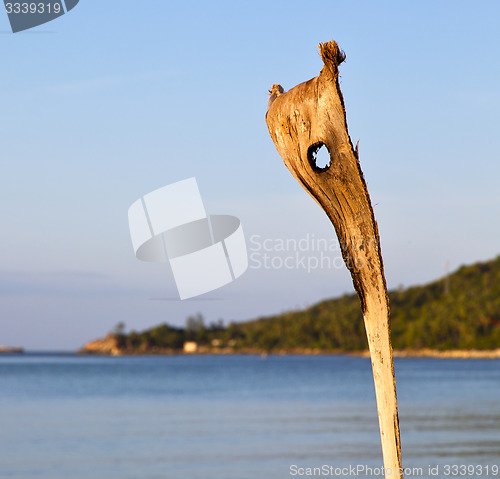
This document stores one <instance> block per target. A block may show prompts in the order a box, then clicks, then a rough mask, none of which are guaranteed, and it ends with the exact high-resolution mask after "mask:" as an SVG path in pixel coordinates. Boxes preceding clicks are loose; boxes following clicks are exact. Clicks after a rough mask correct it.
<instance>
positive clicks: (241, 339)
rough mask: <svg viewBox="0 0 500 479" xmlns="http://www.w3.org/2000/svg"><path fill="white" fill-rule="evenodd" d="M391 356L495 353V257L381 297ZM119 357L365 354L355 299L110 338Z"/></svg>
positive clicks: (499, 329) (498, 300)
mask: <svg viewBox="0 0 500 479" xmlns="http://www.w3.org/2000/svg"><path fill="white" fill-rule="evenodd" d="M389 299H390V307H391V330H392V342H393V346H394V348H395V349H413V350H415V349H421V348H431V349H439V350H447V349H495V348H500V256H499V257H497V258H496V259H494V260H492V261H488V262H485V263H476V264H474V265H471V266H462V267H461V268H459V269H458V270H457V271H456V272H454V273H453V274H451V275H449V276H448V277H447V278H443V279H440V280H437V281H434V282H432V283H430V284H427V285H424V286H414V287H411V288H408V289H404V290H403V289H401V290H398V291H392V292H390V293H389ZM114 337H115V338H116V341H117V346H118V348H119V349H120V350H121V351H122V352H126V353H148V352H178V351H180V350H182V347H183V345H184V343H185V342H186V341H194V342H196V343H197V345H198V347H199V348H200V350H202V351H203V350H204V351H216V350H218V351H224V352H233V351H234V352H238V351H267V352H278V351H287V352H304V351H307V350H316V351H317V350H319V351H323V352H330V351H332V352H333V351H346V352H347V351H360V350H364V349H367V342H366V336H365V331H364V325H363V319H362V315H361V309H360V306H359V301H358V298H357V296H356V295H354V294H352V295H344V296H342V297H340V298H336V299H329V300H326V301H322V302H320V303H318V304H316V305H314V306H312V307H310V308H307V309H304V310H302V311H293V312H288V313H285V314H280V315H275V316H270V317H265V318H264V317H263V318H259V319H256V320H252V321H247V322H243V323H230V324H229V325H228V326H227V327H224V326H223V325H222V324H221V323H217V324H211V325H209V326H206V325H205V324H204V322H203V318H202V317H201V316H199V315H198V316H196V317H191V318H188V320H187V322H186V328H176V327H173V326H169V325H167V324H162V325H160V326H157V327H154V328H152V329H150V330H147V331H143V332H131V333H129V334H124V333H123V331H118V332H115V333H114Z"/></svg>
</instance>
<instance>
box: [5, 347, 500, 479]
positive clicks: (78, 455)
mask: <svg viewBox="0 0 500 479" xmlns="http://www.w3.org/2000/svg"><path fill="white" fill-rule="evenodd" d="M395 368H396V379H397V388H398V399H399V411H400V426H401V437H402V450H403V464H404V466H405V467H406V468H407V471H406V477H425V478H429V477H500V471H499V466H500V361H499V360H447V359H427V358H420V359H409V358H396V360H395ZM308 468H310V469H308ZM314 468H315V469H314ZM313 474H314V475H315V476H316V477H318V476H321V477H383V470H382V453H381V447H380V438H379V432H378V418H377V411H376V405H375V393H374V387H373V379H372V374H371V366H370V361H369V359H367V358H358V357H349V356H272V355H271V356H268V357H267V358H264V359H263V358H260V357H258V356H156V357H155V356H143V357H88V356H74V355H49V354H46V355H36V354H25V355H19V356H15V355H12V356H8V355H1V356H0V478H2V479H3V478H18V479H21V478H22V479H28V478H37V479H84V478H85V479H101V478H102V479H118V478H119V479H164V478H172V479H176V478H182V479H255V478H258V479H284V478H291V477H312V476H313Z"/></svg>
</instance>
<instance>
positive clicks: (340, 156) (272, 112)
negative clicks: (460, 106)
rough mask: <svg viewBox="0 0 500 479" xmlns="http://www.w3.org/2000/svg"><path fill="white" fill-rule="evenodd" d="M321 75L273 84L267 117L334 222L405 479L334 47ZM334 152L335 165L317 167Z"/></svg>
mask: <svg viewBox="0 0 500 479" xmlns="http://www.w3.org/2000/svg"><path fill="white" fill-rule="evenodd" d="M319 49H320V53H321V58H322V59H323V63H324V67H323V69H322V70H321V72H320V74H319V75H318V76H317V77H315V78H313V79H312V80H309V81H307V82H305V83H301V84H300V85H297V86H296V87H294V88H292V89H291V90H289V91H288V92H286V93H285V92H284V90H283V88H282V87H281V85H278V84H275V85H273V87H272V89H271V91H270V93H271V96H270V98H269V105H268V110H267V114H266V123H267V127H268V129H269V133H270V134H271V137H272V139H273V141H274V144H275V145H276V148H277V150H278V153H279V154H280V155H281V157H282V158H283V160H284V162H285V165H286V166H287V168H288V169H289V170H290V172H291V173H292V174H293V176H294V177H295V178H296V179H297V180H298V181H299V183H300V184H301V185H302V186H303V187H304V188H305V189H306V190H307V192H308V193H309V194H310V195H311V196H312V197H313V198H314V199H315V200H316V202H317V203H318V204H319V205H320V206H321V207H322V208H323V210H324V211H325V213H326V214H327V215H328V217H329V218H330V220H331V222H332V223H333V226H334V228H335V231H336V233H337V236H338V239H339V242H340V246H341V249H342V255H343V258H344V262H345V264H346V266H347V268H348V269H349V271H350V273H351V276H352V281H353V283H354V288H355V289H356V291H357V293H358V297H359V300H360V302H361V308H362V311H363V319H364V323H365V329H366V334H367V338H368V345H369V348H370V356H371V361H372V369H373V379H374V382H375V393H376V397H377V408H378V416H379V425H380V435H381V441H382V452H383V457H384V468H385V477H386V478H391V479H393V478H400V477H402V473H401V446H400V436H399V421H398V408H397V400H396V383H395V378H394V365H393V359H392V346H391V338H390V329H389V300H388V297H387V287H386V283H385V277H384V267H383V263H382V256H381V252H380V240H379V235H378V228H377V223H376V221H375V217H374V214H373V209H372V206H371V202H370V197H369V195H368V190H367V188H366V183H365V181H364V178H363V173H362V171H361V167H360V164H359V160H358V151H357V146H356V148H354V147H353V144H352V142H351V139H350V137H349V134H348V132H347V121H346V113H345V108H344V100H343V97H342V92H341V91H340V87H339V82H338V66H339V65H340V63H342V62H343V61H344V59H345V55H344V53H343V52H342V51H341V50H340V49H339V47H338V45H337V43H336V42H334V41H330V42H326V43H321V44H320V45H319ZM320 148H327V149H328V152H329V154H330V164H329V165H326V166H323V167H321V166H318V165H317V164H316V154H317V152H318V151H319V149H320Z"/></svg>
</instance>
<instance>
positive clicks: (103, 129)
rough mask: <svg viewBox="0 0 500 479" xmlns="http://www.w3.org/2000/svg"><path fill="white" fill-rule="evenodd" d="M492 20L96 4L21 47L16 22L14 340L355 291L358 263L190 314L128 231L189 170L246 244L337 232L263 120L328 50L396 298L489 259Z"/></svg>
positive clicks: (10, 179) (224, 293)
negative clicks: (322, 45)
mask: <svg viewBox="0 0 500 479" xmlns="http://www.w3.org/2000/svg"><path fill="white" fill-rule="evenodd" d="M499 18H500V3H499V2H497V1H494V0H492V1H480V2H463V1H456V0H454V1H420V2H401V1H386V2H373V1H342V2H340V1H324V2H319V1H312V2H294V1H287V2H282V1H273V2H262V1H253V2H245V3H243V2H218V1H212V2H188V3H180V2H179V3H176V4H173V3H172V2H167V1H159V0H141V1H140V2H138V1H131V0H120V1H106V2H103V1H98V0H81V1H80V3H79V4H78V6H77V7H76V8H75V9H74V10H72V11H71V12H69V13H68V14H67V15H64V16H63V17H61V18H59V19H57V20H55V21H53V22H51V23H48V24H46V25H43V26H40V27H38V28H36V29H33V30H30V31H27V32H25V33H18V34H15V35H14V34H12V33H10V27H9V24H8V19H7V15H6V14H1V15H0V33H1V35H0V57H1V58H2V76H1V79H0V91H1V92H2V94H1V113H2V116H1V138H2V141H1V171H2V174H1V176H0V199H1V202H0V220H1V230H0V231H1V233H0V344H3V343H5V344H10V345H14V344H21V345H24V346H25V347H27V348H29V349H54V348H55V349H73V348H77V347H79V346H81V345H82V344H83V343H84V342H85V341H87V340H90V339H92V338H95V337H97V336H101V335H103V334H104V333H106V332H107V331H108V330H110V329H111V328H112V327H113V326H114V325H115V324H116V323H117V322H118V321H120V320H123V321H124V322H125V323H126V324H127V327H128V329H132V328H133V329H143V328H146V327H150V326H153V325H155V324H158V323H160V322H163V321H168V322H170V323H171V324H184V320H185V317H186V316H187V315H189V314H194V313H196V312H201V313H203V314H204V315H205V316H206V318H207V320H208V321H211V320H216V319H218V318H223V319H225V320H226V321H228V320H232V319H236V320H243V319H249V318H253V317H256V316H258V315H267V314H271V313H276V312H280V311H284V310H288V309H291V308H296V307H301V306H303V305H307V304H312V303H314V302H316V301H318V300H320V299H323V298H326V297H330V296H336V295H339V294H342V293H345V292H351V291H352V290H353V289H352V285H351V282H350V277H349V275H348V273H347V271H346V270H345V269H344V268H342V269H333V270H327V269H320V270H316V271H312V272H310V273H307V272H306V271H304V270H302V269H300V268H299V269H294V270H284V269H282V270H266V269H264V268H252V269H250V270H249V271H247V273H245V275H244V276H242V277H241V278H239V279H238V280H237V281H235V282H234V283H232V284H231V285H229V286H227V287H225V288H223V289H220V290H218V291H215V292H213V293H210V294H208V295H206V296H205V297H200V298H197V299H194V300H190V301H183V302H181V301H179V300H176V299H175V297H176V295H177V292H176V289H175V284H174V280H173V277H172V274H171V272H170V270H169V268H168V265H161V264H148V263H142V262H140V261H137V260H136V259H135V257H134V255H133V251H132V246H131V242H130V238H129V233H128V224H127V210H128V207H129V206H130V204H132V203H133V202H134V201H135V200H136V199H138V198H139V197H141V196H143V195H144V194H146V193H148V192H150V191H152V190H154V189H156V188H159V187H161V186H164V185H166V184H169V183H172V182H175V181H178V180H182V179H185V178H188V177H191V176H195V177H196V178H197V181H198V185H199V188H200V191H201V194H202V196H203V198H204V201H205V206H206V208H207V210H208V212H210V213H214V214H233V215H235V216H238V217H239V218H240V219H241V220H242V224H243V229H244V231H245V235H246V237H247V239H249V238H250V237H254V239H255V238H260V240H259V241H262V240H263V239H266V238H271V239H276V238H283V239H286V238H297V239H300V238H304V237H305V236H306V235H307V234H309V235H314V237H316V238H332V237H333V235H334V232H333V228H332V227H331V225H330V224H329V222H328V220H327V219H326V216H324V214H323V212H322V211H321V210H320V209H319V207H318V206H317V205H316V204H315V203H314V202H313V201H312V200H311V199H310V198H309V196H308V195H307V194H306V193H305V192H304V191H303V190H302V189H301V187H300V186H299V185H298V183H297V182H296V181H295V180H294V179H293V178H292V176H291V175H290V173H289V172H288V171H287V170H286V168H285V167H284V165H283V164H282V161H281V159H280V157H279V156H278V154H277V153H276V150H275V148H274V145H273V143H272V141H271V139H270V137H269V135H268V132H267V128H266V125H265V121H264V115H265V111H266V107H267V96H268V94H267V90H268V89H269V88H270V86H271V85H272V84H273V83H281V84H282V85H283V86H284V88H285V89H289V88H290V87H292V86H294V85H296V84H297V83H300V82H302V81H305V80H308V79H310V78H312V77H314V76H316V75H317V74H318V72H319V70H320V69H321V66H322V65H321V60H320V58H319V55H318V54H317V45H318V43H319V42H321V41H326V40H329V39H335V40H336V41H337V42H338V43H339V44H340V46H341V47H342V48H343V49H344V50H345V52H346V54H347V61H346V63H345V64H343V65H342V66H341V88H342V90H343V93H344V99H345V103H346V109H347V119H348V123H349V131H350V134H351V137H352V139H353V141H354V142H356V141H357V140H358V139H359V140H360V160H361V165H362V168H363V171H364V174H365V178H366V180H367V183H368V188H369V191H370V194H371V197H372V202H373V203H374V205H375V214H376V217H377V220H378V223H379V227H380V233H381V240H382V251H383V255H384V261H385V265H386V276H387V281H388V285H389V287H397V286H398V285H399V284H404V285H412V284H417V283H422V282H425V281H428V280H431V279H434V278H436V277H439V276H441V275H442V274H443V264H444V262H445V261H448V262H449V265H450V269H455V268H456V267H458V266H459V265H460V264H463V263H471V262H474V261H478V260H484V259H489V258H491V257H493V256H496V255H497V254H498V253H499V252H500V241H499V239H498V238H499V237H500V222H499V221H498V216H499V215H498V212H499V207H500V188H499V187H498V183H499V181H498V177H499V173H500V162H499V151H500V135H499V134H498V126H499V121H498V112H499V111H500V93H499V85H500V64H499V61H498V58H500V52H499V50H500V33H499V30H498V21H499ZM249 246H250V244H249ZM250 253H251V251H250ZM293 254H294V253H293Z"/></svg>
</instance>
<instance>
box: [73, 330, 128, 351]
mask: <svg viewBox="0 0 500 479" xmlns="http://www.w3.org/2000/svg"><path fill="white" fill-rule="evenodd" d="M78 352H79V353H81V354H106V355H110V354H111V355H112V356H119V355H121V354H122V351H121V349H120V348H119V346H118V340H117V338H116V336H115V335H113V334H111V333H110V334H108V335H107V336H106V337H104V338H101V339H96V340H95V341H90V342H88V343H86V344H85V345H84V346H83V348H82V349H80V350H79V351H78Z"/></svg>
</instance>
